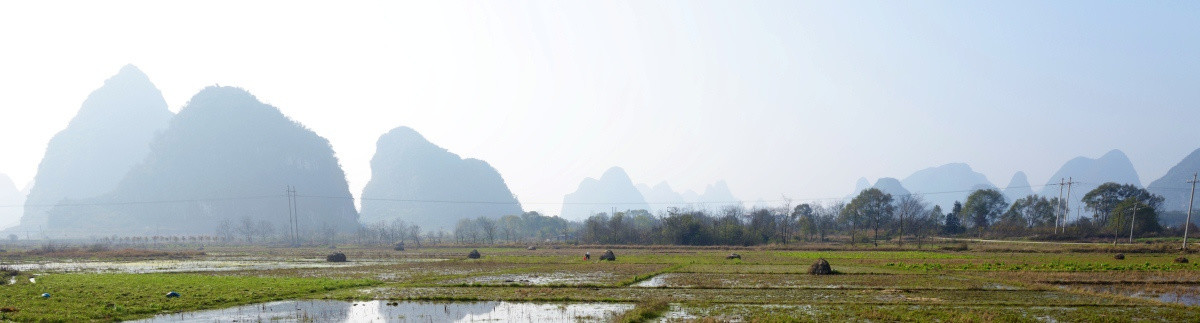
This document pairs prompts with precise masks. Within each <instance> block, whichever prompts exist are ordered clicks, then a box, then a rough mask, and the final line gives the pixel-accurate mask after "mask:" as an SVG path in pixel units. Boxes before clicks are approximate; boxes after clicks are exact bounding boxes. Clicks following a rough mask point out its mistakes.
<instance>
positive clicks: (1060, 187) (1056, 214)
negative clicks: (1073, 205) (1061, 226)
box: [1054, 178, 1067, 234]
mask: <svg viewBox="0 0 1200 323" xmlns="http://www.w3.org/2000/svg"><path fill="white" fill-rule="evenodd" d="M1066 183H1067V182H1066V181H1064V180H1063V179H1062V178H1059V179H1058V208H1057V210H1056V211H1058V212H1054V233H1055V234H1058V222H1059V220H1060V219H1062V213H1063V209H1065V208H1064V207H1063V199H1062V193H1063V185H1067V184H1066Z"/></svg>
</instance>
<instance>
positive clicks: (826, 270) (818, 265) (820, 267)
mask: <svg viewBox="0 0 1200 323" xmlns="http://www.w3.org/2000/svg"><path fill="white" fill-rule="evenodd" d="M808 273H809V274H812V275H832V274H833V268H830V267H829V262H828V261H825V259H824V258H822V259H817V262H814V263H813V264H812V267H808Z"/></svg>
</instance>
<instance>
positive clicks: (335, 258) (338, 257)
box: [325, 252, 346, 262]
mask: <svg viewBox="0 0 1200 323" xmlns="http://www.w3.org/2000/svg"><path fill="white" fill-rule="evenodd" d="M325 261H328V262H346V254H344V253H340V252H335V253H332V254H329V255H328V256H325Z"/></svg>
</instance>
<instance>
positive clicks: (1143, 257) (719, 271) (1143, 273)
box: [0, 246, 1200, 322]
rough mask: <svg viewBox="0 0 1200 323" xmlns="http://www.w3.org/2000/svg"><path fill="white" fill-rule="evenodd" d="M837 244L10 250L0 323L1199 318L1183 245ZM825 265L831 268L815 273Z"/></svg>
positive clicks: (1196, 272) (1197, 273) (1193, 269)
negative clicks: (733, 250) (332, 255)
mask: <svg viewBox="0 0 1200 323" xmlns="http://www.w3.org/2000/svg"><path fill="white" fill-rule="evenodd" d="M840 248H845V250H841V249H837V248H834V250H812V251H805V250H770V249H763V250H737V252H738V253H739V254H740V255H742V258H741V259H733V260H730V259H725V256H726V255H728V254H729V251H728V250H722V249H720V248H687V247H667V248H665V249H664V248H629V249H621V248H612V247H604V249H613V250H614V252H615V253H616V254H617V259H618V260H617V261H598V260H596V259H591V260H584V259H582V257H580V256H579V255H580V254H584V253H586V252H591V253H593V254H597V253H600V252H601V250H603V249H599V248H595V249H592V248H586V247H573V246H559V248H543V249H538V250H530V249H526V248H523V247H511V248H481V247H469V248H468V247H453V248H451V247H444V248H422V249H414V248H410V249H409V250H405V251H395V250H391V249H390V248H387V247H386V246H380V247H354V248H349V249H346V251H345V252H346V254H347V255H348V256H350V259H351V261H349V262H337V263H331V262H325V261H324V259H323V257H322V256H321V255H322V254H326V253H328V252H329V250H328V249H321V248H284V247H277V248H262V247H257V248H226V249H221V250H216V251H212V253H211V254H206V255H196V256H192V257H190V258H186V259H153V258H150V259H104V258H102V257H94V258H90V259H80V258H78V257H76V258H70V259H54V258H46V257H40V258H35V259H16V260H15V261H14V260H12V259H8V260H6V262H7V263H9V265H4V267H6V268H7V269H6V270H3V271H0V273H5V275H7V276H4V277H0V279H2V280H0V282H4V283H5V284H3V285H0V321H121V320H143V321H146V322H213V321H222V322H227V321H235V320H236V321H239V322H245V321H251V322H258V321H263V322H270V321H281V322H291V321H301V322H359V321H380V322H384V321H386V322H443V321H506V322H507V321H539V322H576V321H584V322H596V321H623V322H639V321H679V320H697V319H713V320H717V321H763V320H765V321H772V320H777V319H781V318H786V319H797V320H801V321H864V320H866V321H917V322H923V321H979V322H991V321H1064V322H1070V321H1165V322H1181V321H1200V308H1198V307H1197V306H1200V304H1198V297H1197V296H1198V295H1200V288H1198V287H1200V284H1197V283H1196V282H1197V281H1200V265H1197V264H1195V263H1176V262H1174V259H1175V258H1176V257H1178V255H1177V254H1171V253H1137V254H1134V253H1129V254H1128V256H1127V258H1126V260H1117V259H1113V257H1112V256H1111V255H1110V254H1111V253H1112V251H1111V250H1108V249H1098V250H1096V251H1086V250H1085V251H1078V250H1077V249H1073V251H1070V252H1067V251H1064V250H1058V249H1048V250H1047V252H1016V253H1014V252H1010V251H1007V250H1008V249H1004V248H998V249H1000V251H988V250H986V249H984V246H973V247H972V248H979V249H984V250H977V251H944V250H884V251H873V250H869V249H864V248H868V247H854V248H850V247H845V246H843V247H840ZM1072 248H1078V247H1077V246H1073V247H1072ZM1097 248H1112V247H1111V246H1101V247H1097ZM472 249H478V250H479V252H480V253H481V254H482V255H483V257H482V258H480V259H468V258H467V257H466V254H467V253H468V252H469V251H471V250H472ZM210 250H211V249H210ZM0 256H2V255H0ZM817 259H826V260H828V262H829V264H830V266H831V267H832V269H833V271H834V272H835V274H832V275H810V274H808V273H807V269H808V267H809V266H810V265H811V264H812V263H813V262H815V261H816V260H817ZM0 260H4V259H0ZM14 263H15V264H14Z"/></svg>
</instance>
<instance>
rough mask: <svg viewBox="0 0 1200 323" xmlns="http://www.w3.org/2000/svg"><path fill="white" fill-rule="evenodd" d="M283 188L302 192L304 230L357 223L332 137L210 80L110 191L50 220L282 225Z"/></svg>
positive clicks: (157, 231) (122, 225)
mask: <svg viewBox="0 0 1200 323" xmlns="http://www.w3.org/2000/svg"><path fill="white" fill-rule="evenodd" d="M39 181H40V180H39ZM39 184H40V183H39ZM287 186H292V187H294V188H295V189H296V191H297V193H298V195H299V197H298V198H297V200H296V203H295V204H296V205H295V206H296V210H297V217H298V219H299V221H298V222H299V230H300V231H301V232H302V233H313V232H325V231H328V230H334V231H341V232H350V231H352V230H354V229H356V228H358V221H357V220H358V213H357V212H356V211H355V209H354V205H353V202H352V198H351V195H350V192H349V190H348V188H347V184H346V177H345V174H344V173H343V172H342V169H341V166H340V165H339V164H338V161H337V158H335V157H334V153H333V149H332V148H331V147H330V146H329V141H327V140H326V139H325V138H322V137H321V136H318V135H317V134H316V133H314V132H312V131H311V130H308V129H307V128H305V127H304V126H303V125H300V124H299V123H296V122H294V121H292V120H291V119H288V118H287V117H285V116H284V115H283V114H282V113H281V112H280V111H279V109H276V108H275V107H273V106H270V105H266V104H263V103H261V102H259V100H258V99H257V98H255V97H254V96H253V95H251V94H250V93H249V92H246V91H245V90H242V89H239V88H233V87H215V86H214V87H208V88H205V89H203V90H201V91H200V92H199V93H197V94H196V95H195V96H193V97H192V99H191V100H190V101H189V102H188V104H187V105H186V106H185V107H184V108H183V109H182V110H181V111H180V112H179V114H178V115H176V116H175V118H173V119H172V120H171V122H170V125H169V126H168V127H167V129H166V130H164V131H163V132H162V134H161V135H159V136H158V137H156V138H155V140H154V141H153V143H152V144H151V145H150V152H149V154H148V157H147V158H146V160H145V162H144V163H141V164H139V165H138V166H135V167H134V168H133V169H132V170H131V171H130V172H129V174H128V175H127V176H125V178H124V179H122V180H121V182H120V184H118V186H117V188H116V189H115V190H113V191H112V192H111V193H108V194H105V195H104V196H101V197H98V198H92V199H86V200H82V201H78V202H79V203H69V204H68V205H66V206H62V205H60V206H58V207H55V208H54V209H53V210H52V211H51V213H52V214H51V216H50V219H49V222H50V226H51V227H56V228H62V230H63V231H64V232H63V234H65V235H83V234H96V233H100V234H118V233H122V234H154V235H181V234H213V233H214V231H215V229H216V228H217V227H218V225H219V224H220V223H222V222H223V221H231V222H234V223H239V222H240V221H241V220H242V219H247V220H250V221H252V222H264V223H268V225H269V226H271V227H273V228H275V229H276V230H277V231H283V230H285V228H287V227H288V212H289V211H288V200H287V199H286V197H285V195H284V189H285V187H287Z"/></svg>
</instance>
